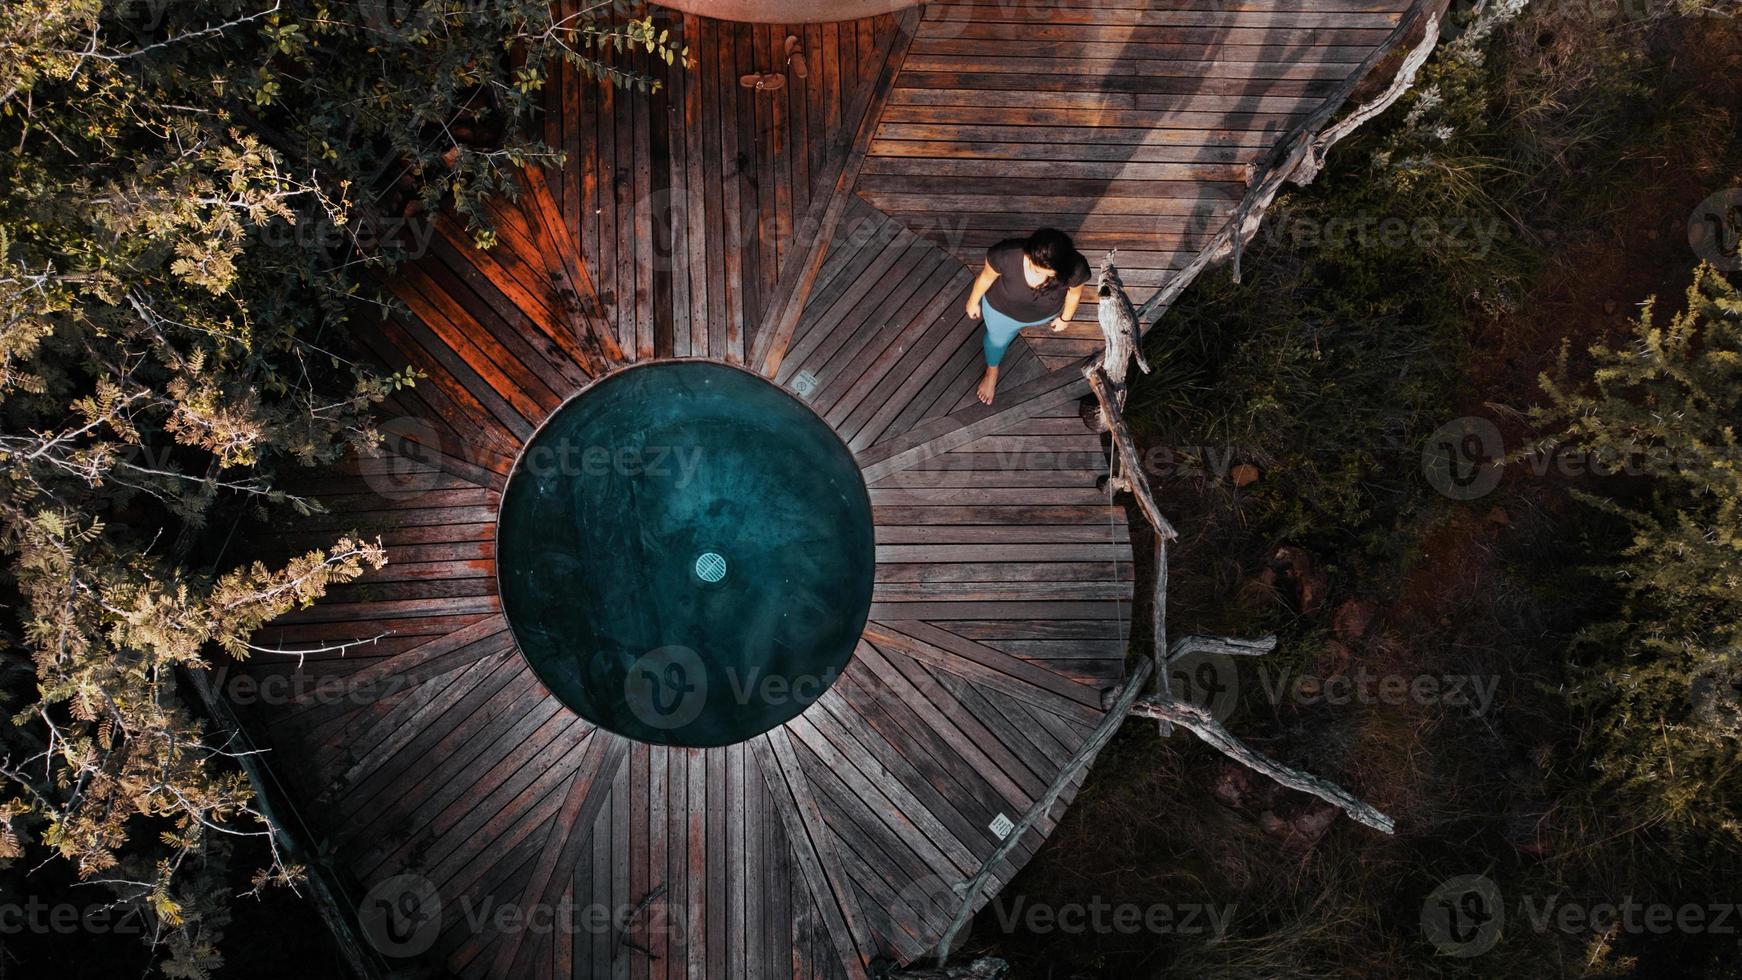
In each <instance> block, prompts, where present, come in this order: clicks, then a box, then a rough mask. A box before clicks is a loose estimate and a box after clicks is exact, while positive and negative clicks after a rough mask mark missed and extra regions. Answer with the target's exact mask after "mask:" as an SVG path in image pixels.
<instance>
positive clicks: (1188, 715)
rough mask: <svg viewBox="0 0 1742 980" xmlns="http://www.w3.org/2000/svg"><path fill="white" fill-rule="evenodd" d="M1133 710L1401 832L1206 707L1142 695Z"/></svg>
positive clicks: (1383, 829) (1372, 823) (1382, 828)
mask: <svg viewBox="0 0 1742 980" xmlns="http://www.w3.org/2000/svg"><path fill="white" fill-rule="evenodd" d="M1131 713H1132V714H1134V715H1142V716H1143V717H1145V718H1155V719H1158V720H1161V721H1170V722H1173V723H1174V724H1176V725H1179V726H1180V727H1181V728H1185V729H1188V730H1189V731H1190V732H1191V733H1192V734H1193V735H1196V736H1197V737H1199V738H1201V739H1203V740H1204V741H1206V742H1208V743H1210V745H1211V746H1213V747H1215V749H1216V750H1217V751H1218V752H1221V753H1222V754H1223V755H1225V756H1227V757H1228V758H1230V759H1233V760H1234V761H1235V762H1238V763H1240V764H1241V765H1243V766H1245V767H1246V768H1248V769H1251V770H1252V771H1254V772H1259V773H1263V774H1264V775H1266V776H1269V777H1270V778H1271V779H1274V780H1276V781H1277V782H1278V783H1281V784H1282V785H1284V786H1287V787H1288V788H1289V789H1296V790H1300V791H1301V792H1302V793H1311V794H1312V795H1314V796H1316V797H1318V798H1319V799H1321V800H1324V801H1325V802H1326V803H1330V804H1332V805H1333V806H1336V807H1337V808H1338V809H1340V810H1342V811H1343V812H1344V813H1346V814H1348V815H1349V817H1350V819H1352V820H1355V821H1357V822H1359V823H1364V824H1366V825H1367V826H1369V827H1372V828H1373V829H1374V830H1377V831H1379V832H1380V833H1384V834H1392V833H1396V831H1397V824H1396V822H1395V821H1393V820H1392V819H1391V818H1390V817H1388V816H1386V815H1385V814H1383V813H1381V812H1379V810H1377V809H1375V808H1374V807H1373V806H1372V805H1370V804H1368V803H1367V802H1365V801H1364V800H1361V799H1359V798H1357V797H1355V796H1354V795H1353V794H1351V793H1350V792H1349V791H1348V790H1345V789H1344V788H1342V787H1341V786H1338V785H1337V784H1336V783H1333V782H1330V781H1329V780H1325V779H1320V778H1319V777H1317V776H1314V775H1312V774H1310V773H1304V772H1301V771H1300V770H1298V769H1293V768H1290V767H1288V766H1285V765H1283V764H1282V763H1280V762H1277V761H1276V760H1274V759H1272V758H1270V757H1268V756H1266V755H1263V754H1261V753H1259V752H1257V751H1255V750H1254V749H1252V748H1251V747H1250V746H1248V745H1247V744H1246V743H1245V742H1242V741H1240V740H1239V739H1238V738H1235V737H1234V735H1233V733H1231V732H1229V731H1228V730H1227V729H1226V728H1223V727H1222V723H1221V722H1219V721H1217V720H1216V719H1215V716H1213V715H1211V714H1210V712H1209V711H1208V710H1207V709H1205V708H1202V707H1199V706H1198V705H1195V704H1186V703H1184V702H1181V701H1166V700H1162V699H1160V698H1142V699H1140V700H1139V701H1138V702H1137V703H1136V704H1135V705H1133V706H1132V708H1131Z"/></svg>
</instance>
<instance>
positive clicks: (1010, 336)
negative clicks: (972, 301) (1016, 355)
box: [980, 299, 1053, 367]
mask: <svg viewBox="0 0 1742 980" xmlns="http://www.w3.org/2000/svg"><path fill="white" fill-rule="evenodd" d="M980 319H982V320H984V321H986V335H985V336H984V337H982V338H981V339H980V346H981V347H982V348H983V349H984V350H985V351H986V366H987V367H997V366H998V362H999V361H1002V360H1004V352H1005V350H1007V349H1009V347H1010V342H1011V341H1012V340H1015V339H1016V335H1017V333H1018V332H1020V331H1021V330H1022V328H1023V327H1038V326H1040V325H1041V324H1043V323H1051V322H1052V321H1053V317H1050V316H1049V317H1047V318H1046V319H1044V320H1036V321H1034V322H1033V323H1023V322H1021V321H1020V320H1014V319H1012V318H1010V317H1009V316H1006V315H1005V314H1003V313H1001V312H999V311H998V309H997V308H996V307H994V306H993V305H992V304H991V303H989V302H987V301H986V300H984V299H982V300H980Z"/></svg>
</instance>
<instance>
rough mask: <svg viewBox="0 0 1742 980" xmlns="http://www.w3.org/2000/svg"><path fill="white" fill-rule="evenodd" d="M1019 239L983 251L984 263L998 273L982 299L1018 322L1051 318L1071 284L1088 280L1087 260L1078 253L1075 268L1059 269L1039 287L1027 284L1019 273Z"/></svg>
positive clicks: (1062, 305)
mask: <svg viewBox="0 0 1742 980" xmlns="http://www.w3.org/2000/svg"><path fill="white" fill-rule="evenodd" d="M1024 241H1025V240H1024V239H1021V238H1006V239H1004V240H1003V241H1001V242H999V243H998V244H996V245H994V246H992V247H991V248H989V249H987V250H986V264H987V265H990V266H991V267H992V271H993V272H996V273H998V278H997V279H994V280H993V281H992V288H991V289H988V290H986V300H985V301H986V302H988V303H991V304H992V307H993V308H994V309H996V310H997V311H998V312H1000V313H1002V314H1004V315H1005V316H1007V317H1010V318H1011V319H1012V320H1015V321H1017V322H1019V323H1036V322H1039V321H1041V320H1051V319H1052V318H1053V317H1056V316H1058V315H1059V313H1061V312H1062V311H1063V310H1064V308H1065V294H1066V293H1067V292H1069V291H1070V287H1072V286H1080V285H1082V284H1083V283H1085V282H1088V281H1089V261H1088V260H1087V259H1085V258H1082V257H1081V256H1080V255H1079V256H1078V258H1077V267H1076V268H1075V269H1070V270H1064V269H1061V270H1059V272H1058V275H1055V276H1053V277H1052V278H1050V279H1048V280H1047V281H1046V283H1045V284H1043V285H1042V286H1041V287H1040V288H1039V289H1036V288H1034V287H1033V286H1030V285H1029V284H1028V279H1027V277H1026V276H1024V275H1023V274H1022V245H1023V242H1024Z"/></svg>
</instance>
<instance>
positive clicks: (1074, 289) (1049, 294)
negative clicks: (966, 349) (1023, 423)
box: [968, 228, 1089, 405]
mask: <svg viewBox="0 0 1742 980" xmlns="http://www.w3.org/2000/svg"><path fill="white" fill-rule="evenodd" d="M1088 281H1089V260H1087V259H1085V258H1083V256H1082V253H1080V252H1078V251H1077V246H1076V243H1075V242H1072V241H1071V236H1069V235H1067V234H1065V233H1064V232H1062V231H1059V230H1058V229H1057V228H1042V229H1040V230H1039V231H1037V232H1035V233H1034V234H1032V235H1030V236H1028V237H1027V238H1006V239H1005V240H1003V241H1001V242H999V243H998V244H996V245H994V246H992V247H991V248H989V249H987V250H986V266H985V268H983V269H981V270H980V278H978V279H976V280H974V289H973V291H972V292H970V293H969V294H968V318H969V319H970V320H978V319H981V318H982V317H984V318H985V321H986V335H985V338H984V339H983V341H982V344H981V346H982V348H983V349H984V350H985V352H986V374H985V376H983V377H982V378H981V379H980V388H979V392H978V394H979V396H980V401H982V402H984V403H985V404H987V405H990V404H992V393H993V392H994V391H996V390H997V389H998V362H999V361H1002V360H1003V359H1004V351H1005V349H1006V348H1008V347H1009V346H1010V342H1011V341H1012V340H1015V339H1016V334H1017V332H1018V331H1020V330H1021V329H1022V328H1023V327H1038V326H1040V325H1041V324H1043V323H1051V324H1052V328H1053V330H1054V331H1055V332H1056V331H1059V330H1063V329H1064V328H1065V326H1066V324H1068V323H1069V322H1070V319H1071V315H1072V314H1074V313H1076V312H1077V302H1078V301H1079V300H1080V299H1081V298H1082V292H1083V284H1084V283H1086V282H1088Z"/></svg>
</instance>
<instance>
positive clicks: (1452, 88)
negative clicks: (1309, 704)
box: [1131, 2, 1699, 550]
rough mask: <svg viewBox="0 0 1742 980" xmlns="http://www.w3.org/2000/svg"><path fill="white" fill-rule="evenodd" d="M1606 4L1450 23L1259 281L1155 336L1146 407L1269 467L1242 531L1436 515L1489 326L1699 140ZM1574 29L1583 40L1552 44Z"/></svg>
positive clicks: (1294, 214) (1302, 201)
mask: <svg viewBox="0 0 1742 980" xmlns="http://www.w3.org/2000/svg"><path fill="white" fill-rule="evenodd" d="M1654 9H1655V8H1654ZM1665 9H1667V6H1665ZM1598 12H1599V13H1600V14H1601V15H1602V17H1601V18H1599V20H1598V21H1596V22H1593V21H1592V18H1591V14H1592V11H1591V10H1590V9H1587V8H1585V7H1583V6H1580V5H1572V6H1570V7H1560V6H1556V7H1548V8H1545V9H1544V10H1543V11H1541V12H1540V13H1535V12H1531V11H1530V10H1529V8H1526V7H1524V5H1523V4H1521V3H1518V2H1507V3H1496V4H1490V5H1487V7H1486V9H1485V12H1484V13H1483V14H1482V16H1481V17H1480V18H1479V19H1476V20H1470V19H1469V18H1465V19H1464V20H1463V21H1462V22H1461V23H1454V24H1452V25H1450V26H1449V27H1448V36H1449V37H1450V38H1451V39H1449V40H1447V41H1445V42H1442V45H1441V47H1440V48H1439V50H1438V52H1437V53H1436V55H1435V57H1434V58H1432V59H1431V60H1430V61H1429V62H1428V64H1427V65H1426V66H1424V68H1423V69H1422V71H1421V73H1420V74H1419V76H1418V78H1417V81H1416V84H1415V86H1414V87H1413V88H1412V89H1411V90H1410V91H1409V92H1407V93H1405V95H1404V96H1403V98H1402V99H1401V100H1400V101H1399V102H1398V103H1397V104H1396V105H1395V106H1394V107H1393V108H1392V109H1391V110H1390V111H1388V112H1387V113H1386V114H1384V115H1383V116H1381V117H1380V118H1379V119H1376V120H1374V121H1372V122H1370V123H1368V124H1367V125H1366V126H1365V127H1363V128H1362V129H1361V130H1358V131H1357V132H1356V133H1355V134H1353V135H1352V136H1351V137H1350V138H1349V139H1347V140H1345V141H1344V142H1343V143H1341V144H1339V145H1338V146H1337V147H1336V148H1335V149H1334V150H1333V151H1332V164H1333V165H1332V166H1331V167H1330V168H1329V169H1327V170H1326V171H1325V172H1324V173H1322V174H1321V175H1320V176H1319V177H1318V179H1317V180H1316V181H1315V182H1314V183H1313V184H1312V185H1310V186H1308V187H1306V188H1303V189H1299V190H1295V191H1291V192H1289V193H1285V194H1283V195H1281V196H1279V197H1278V199H1277V201H1276V202H1275V204H1274V205H1273V207H1272V208H1271V209H1270V212H1269V213H1268V214H1267V215H1266V216H1265V219H1264V224H1263V225H1261V226H1260V230H1259V232H1258V235H1257V237H1256V238H1255V239H1254V240H1253V242H1252V243H1251V245H1250V246H1248V248H1247V249H1246V250H1245V253H1244V255H1243V258H1242V263H1241V271H1242V281H1241V282H1239V283H1235V282H1234V281H1233V280H1232V275H1231V270H1230V269H1228V268H1221V269H1218V270H1215V271H1212V272H1211V273H1209V274H1206V275H1205V276H1203V277H1202V278H1200V279H1199V281H1198V282H1197V283H1195V284H1194V285H1193V286H1192V288H1191V289H1190V290H1188V291H1187V292H1186V294H1185V295H1183V296H1182V297H1181V299H1180V301H1179V302H1178V303H1176V305H1175V306H1174V307H1173V308H1172V309H1171V310H1169V311H1168V312H1167V314H1166V315H1164V316H1163V317H1162V318H1161V320H1160V322H1159V323H1158V325H1157V326H1156V328H1155V329H1154V330H1152V331H1151V332H1150V334H1149V335H1148V337H1147V338H1146V345H1145V354H1146V356H1147V357H1148V359H1149V361H1150V363H1151V364H1153V365H1157V373H1156V374H1155V375H1152V376H1150V377H1149V378H1142V379H1139V380H1138V382H1137V384H1136V388H1135V390H1134V392H1133V396H1132V398H1133V407H1132V409H1131V414H1132V415H1133V416H1134V417H1135V418H1136V419H1138V420H1139V421H1140V422H1141V423H1145V424H1147V426H1148V427H1149V428H1150V430H1151V432H1152V433H1153V434H1154V435H1155V436H1156V437H1158V438H1159V439H1161V440H1163V441H1165V442H1168V443H1171V444H1174V445H1185V446H1205V447H1212V448H1213V449H1216V450H1220V451H1223V452H1227V451H1232V453H1233V454H1234V455H1233V458H1235V459H1236V460H1240V459H1245V460H1249V461H1251V462H1254V463H1257V464H1258V465H1259V466H1260V467H1261V468H1262V469H1263V470H1264V471H1265V476H1264V478H1263V480H1262V481H1261V482H1259V483H1257V484H1255V485H1253V486H1252V487H1250V488H1247V489H1246V490H1244V491H1242V493H1241V494H1240V496H1239V505H1240V507H1241V508H1242V511H1243V514H1242V522H1243V523H1245V524H1248V525H1253V526H1256V527H1259V528H1262V529H1264V530H1265V532H1266V533H1268V534H1270V535H1271V536H1272V539H1273V540H1275V539H1290V540H1299V541H1303V542H1305V543H1308V544H1309V545H1325V546H1332V545H1340V544H1341V543H1343V539H1345V538H1346V536H1347V535H1349V534H1350V533H1364V534H1365V536H1366V537H1367V538H1369V539H1370V540H1369V543H1370V544H1372V545H1373V546H1374V547H1376V548H1378V549H1380V550H1387V549H1389V548H1390V543H1389V539H1390V537H1391V535H1392V529H1393V528H1395V527H1397V526H1398V525H1399V524H1401V523H1404V522H1407V521H1408V520H1409V518H1410V516H1411V515H1412V514H1414V513H1416V512H1417V511H1418V510H1419V509H1420V507H1422V506H1424V505H1428V504H1431V503H1432V500H1431V498H1428V497H1425V496H1424V495H1423V493H1424V490H1425V489H1426V488H1425V487H1424V486H1423V485H1422V482H1421V480H1420V475H1419V459H1420V456H1419V451H1420V446H1421V444H1422V441H1423V439H1424V437H1426V436H1427V434H1428V433H1429V432H1431V431H1432V430H1433V429H1435V428H1436V427H1438V426H1439V425H1441V424H1443V423H1445V422H1446V421H1448V420H1450V419H1452V418H1455V417H1456V416H1457V415H1458V414H1460V413H1459V412H1457V411H1454V410H1453V407H1454V405H1455V404H1456V403H1457V401H1458V400H1459V398H1460V397H1468V396H1469V393H1470V388H1471V387H1472V385H1470V384H1469V383H1468V382H1467V381H1466V380H1464V375H1465V371H1466V365H1467V361H1468V357H1469V353H1470V349H1469V344H1470V337H1471V336H1472V334H1473V333H1474V331H1473V330H1472V329H1471V324H1472V323H1480V322H1482V321H1485V320H1490V319H1493V318H1498V317H1504V316H1508V315H1511V314H1513V313H1515V312H1517V310H1518V308H1519V304H1520V302H1521V298H1522V296H1523V294H1524V292H1525V291H1526V289H1527V288H1528V287H1529V285H1530V284H1531V283H1533V282H1534V281H1535V280H1536V278H1537V277H1538V276H1539V274H1540V273H1541V271H1542V263H1543V256H1544V255H1546V254H1548V252H1549V251H1550V244H1549V242H1548V240H1547V238H1546V237H1545V236H1546V235H1548V234H1551V233H1552V232H1551V231H1550V229H1552V228H1555V227H1563V228H1564V227H1580V226H1582V225H1584V224H1585V223H1587V222H1592V221H1595V220H1599V219H1600V216H1601V215H1602V213H1603V212H1605V211H1607V210H1608V209H1610V208H1612V207H1613V206H1615V203H1614V200H1613V199H1612V198H1611V197H1610V196H1608V195H1609V194H1610V193H1611V191H1610V190H1609V189H1605V190H1604V191H1603V192H1602V193H1593V191H1595V190H1596V189H1597V188H1600V187H1605V185H1604V184H1602V183H1601V182H1600V181H1594V180H1593V178H1592V172H1593V170H1599V169H1613V167H1614V164H1613V162H1612V161H1614V160H1615V159H1617V158H1624V157H1625V155H1626V154H1627V153H1629V152H1632V151H1633V150H1634V149H1635V148H1637V147H1645V146H1649V145H1651V143H1652V142H1653V141H1655V140H1659V139H1664V138H1697V136H1698V135H1699V134H1698V133H1675V134H1673V135H1672V134H1669V133H1665V132H1664V131H1663V126H1662V124H1661V122H1660V121H1659V120H1658V119H1654V118H1651V117H1650V116H1649V115H1648V114H1647V113H1645V112H1642V111H1641V109H1640V106H1641V105H1642V104H1645V103H1648V102H1649V99H1648V95H1649V92H1650V87H1649V82H1648V81H1647V77H1646V76H1647V73H1648V72H1647V68H1648V66H1647V65H1646V64H1644V63H1643V62H1642V60H1641V58H1640V56H1639V44H1638V31H1637V29H1636V25H1635V24H1633V23H1632V22H1631V21H1629V20H1627V19H1626V13H1625V11H1619V10H1608V9H1607V8H1604V9H1602V10H1600V11H1598ZM1521 16H1523V17H1524V18H1525V19H1524V20H1523V21H1522V22H1517V21H1516V19H1517V18H1519V17H1521ZM1560 32H1565V33H1567V34H1568V35H1576V36H1575V37H1571V39H1568V40H1564V41H1561V42H1557V46H1556V47H1555V48H1553V49H1550V48H1545V47H1543V46H1542V45H1541V44H1540V43H1539V40H1538V39H1540V38H1543V37H1547V36H1557V35H1558V33H1560ZM1569 46H1571V47H1569ZM1567 50H1572V51H1576V57H1574V56H1572V55H1567V56H1566V57H1562V55H1563V54H1565V53H1566V51H1567ZM1665 115H1670V116H1672V117H1673V116H1674V114H1673V113H1665ZM1698 122H1699V118H1698V117H1697V116H1693V115H1691V114H1689V115H1688V116H1687V117H1686V118H1685V119H1682V120H1680V121H1678V122H1676V123H1673V124H1672V125H1674V126H1682V127H1692V126H1694V125H1696V124H1697V123H1698ZM1211 475H1212V476H1220V475H1221V474H1215V473H1212V474H1211Z"/></svg>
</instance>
